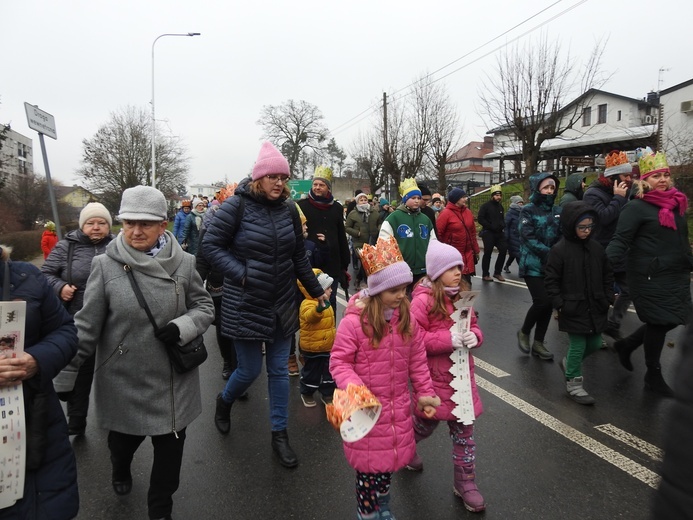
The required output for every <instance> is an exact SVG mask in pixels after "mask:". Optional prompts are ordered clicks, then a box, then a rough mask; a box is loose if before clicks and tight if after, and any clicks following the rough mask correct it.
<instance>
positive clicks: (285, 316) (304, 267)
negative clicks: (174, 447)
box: [201, 143, 327, 468]
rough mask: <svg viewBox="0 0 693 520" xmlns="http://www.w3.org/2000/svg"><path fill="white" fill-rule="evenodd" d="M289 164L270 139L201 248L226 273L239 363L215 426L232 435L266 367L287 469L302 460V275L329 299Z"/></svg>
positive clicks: (276, 439) (275, 434) (227, 317)
mask: <svg viewBox="0 0 693 520" xmlns="http://www.w3.org/2000/svg"><path fill="white" fill-rule="evenodd" d="M290 177H291V173H290V171H289V163H288V162H287V160H286V159H285V158H284V156H283V155H282V154H281V152H279V150H277V149H276V148H275V147H274V146H273V145H272V144H271V143H264V144H263V145H262V149H261V150H260V154H259V156H258V158H257V161H256V162H255V166H254V167H253V173H252V177H249V178H246V179H244V180H242V181H241V182H240V183H239V185H238V187H237V188H236V190H235V193H234V195H233V196H232V197H229V198H227V199H226V200H225V201H224V203H223V204H222V205H221V207H220V208H219V210H218V211H217V212H216V213H215V216H214V218H213V219H212V220H211V221H210V222H209V227H208V228H207V230H206V232H205V235H204V237H203V239H202V244H201V247H202V253H203V255H204V256H205V258H206V260H207V261H208V262H209V263H210V265H211V266H212V267H213V268H214V269H215V270H218V271H219V272H221V273H223V275H224V288H223V297H222V303H221V333H222V335H223V336H225V337H228V338H231V339H232V340H233V342H234V345H235V346H236V355H237V357H238V368H237V369H236V370H235V371H234V372H233V374H231V377H229V379H228V381H227V383H226V386H225V387H224V389H223V391H222V392H221V393H219V395H218V396H217V399H216V412H215V415H214V424H215V425H216V427H217V429H218V430H219V431H220V432H221V433H223V434H228V433H229V431H230V429H231V406H232V405H233V403H234V402H235V401H236V399H238V398H240V397H241V396H243V395H244V394H245V392H246V391H247V390H248V388H249V387H250V385H251V384H252V383H253V381H255V379H256V378H257V377H258V376H259V375H260V371H261V370H262V360H263V356H262V345H263V344H264V345H265V347H266V349H265V350H266V356H265V363H266V366H267V379H268V388H269V411H270V419H271V423H272V448H273V450H274V452H275V454H276V455H277V457H278V458H279V462H280V463H281V464H282V465H283V466H285V467H289V468H292V467H295V466H297V465H298V458H297V457H296V453H295V452H294V451H293V449H292V448H291V446H289V437H288V434H287V426H288V415H289V410H288V408H289V375H288V373H287V370H286V360H287V358H288V357H289V347H290V345H291V338H292V337H293V335H294V334H295V333H296V331H297V330H298V306H297V305H296V279H299V280H300V281H301V284H302V285H303V287H304V288H305V290H306V291H307V292H308V293H309V294H310V295H311V296H312V297H314V298H317V299H318V300H320V302H321V304H322V305H324V302H325V301H326V300H327V298H326V296H325V292H324V291H323V289H322V287H321V286H320V284H319V283H318V280H317V278H316V277H315V274H313V271H312V269H311V266H310V263H309V261H308V258H307V256H306V249H305V245H304V243H303V229H302V226H301V221H300V218H299V215H298V211H297V209H296V207H295V205H294V204H293V203H292V202H291V201H290V200H289V198H290V197H289V195H290V194H289V187H288V181H289V178H290Z"/></svg>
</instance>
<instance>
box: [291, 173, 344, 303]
mask: <svg viewBox="0 0 693 520" xmlns="http://www.w3.org/2000/svg"><path fill="white" fill-rule="evenodd" d="M297 204H298V205H299V207H300V208H301V210H302V211H303V214H304V215H305V216H306V223H307V225H308V239H309V240H312V241H313V242H316V243H317V241H318V240H320V235H322V237H323V239H324V241H326V242H327V244H328V247H329V251H330V256H329V258H327V263H326V264H325V265H321V266H317V267H318V268H320V269H321V270H322V271H323V272H325V273H327V274H329V275H330V277H331V278H332V279H333V280H334V283H333V285H332V295H331V296H330V303H331V304H332V306H333V308H336V305H337V288H338V286H339V280H340V279H341V278H342V277H343V276H344V274H343V273H345V272H346V270H347V269H348V267H349V260H350V258H349V243H348V242H347V238H346V231H345V230H344V209H343V208H342V205H341V204H340V203H339V202H337V201H336V200H334V197H333V196H332V170H331V169H330V168H327V167H326V166H318V167H317V168H316V169H315V174H314V175H313V186H312V187H311V190H310V192H309V193H308V198H306V199H303V200H299V201H298V202H297Z"/></svg>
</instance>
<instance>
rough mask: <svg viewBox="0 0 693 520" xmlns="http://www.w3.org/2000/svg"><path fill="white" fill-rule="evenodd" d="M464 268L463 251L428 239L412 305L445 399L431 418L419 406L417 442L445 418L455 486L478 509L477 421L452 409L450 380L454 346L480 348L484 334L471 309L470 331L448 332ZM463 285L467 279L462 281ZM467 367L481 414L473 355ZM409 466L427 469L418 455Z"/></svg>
mask: <svg viewBox="0 0 693 520" xmlns="http://www.w3.org/2000/svg"><path fill="white" fill-rule="evenodd" d="M462 270H463V261H462V255H461V254H460V252H459V251H458V250H457V249H456V248H454V247H452V246H449V245H447V244H443V243H442V242H438V241H432V242H431V243H430V244H429V246H428V251H427V252H426V272H427V273H428V274H427V276H426V277H425V278H423V279H422V280H421V282H420V283H419V285H417V286H416V288H415V289H414V292H413V300H412V304H411V310H412V315H413V316H414V318H415V319H416V321H417V322H418V324H419V325H420V326H421V329H422V330H423V339H424V345H425V348H426V354H427V356H428V368H429V370H430V371H431V377H432V379H433V386H434V388H435V392H436V395H438V396H439V397H440V399H441V401H442V404H441V406H440V407H439V408H438V409H437V411H436V416H435V419H430V418H429V417H426V416H425V415H423V414H421V413H419V412H418V411H417V412H416V415H415V416H414V430H415V436H416V442H419V441H420V440H422V439H425V438H426V437H428V436H429V435H431V434H432V433H433V430H435V429H436V427H437V426H438V424H439V422H440V421H447V423H448V427H449V428H450V437H451V438H452V463H453V465H454V469H455V480H454V488H453V490H454V492H455V494H456V495H458V496H459V497H461V498H462V500H463V501H464V506H465V507H466V508H467V509H468V510H469V511H472V512H479V511H483V510H484V509H486V504H485V503H484V498H483V497H482V496H481V494H480V493H479V490H478V489H477V487H476V483H475V482H474V478H475V472H474V459H475V455H474V452H475V450H476V444H475V443H474V436H473V434H474V424H473V422H472V424H463V423H462V422H461V420H460V419H459V418H458V417H456V416H455V415H454V414H453V410H454V408H455V407H456V406H457V405H456V403H455V402H453V400H452V395H453V393H454V392H455V389H453V388H452V386H451V385H450V383H451V382H452V381H453V378H454V376H453V374H452V373H451V372H450V368H451V367H452V365H453V362H452V359H451V358H450V355H451V354H452V353H453V351H454V350H455V349H460V348H465V349H472V348H476V347H479V346H480V345H481V343H482V341H483V339H484V338H483V334H482V333H481V330H480V329H479V327H478V325H477V322H476V316H475V313H474V312H473V309H470V312H469V316H470V319H471V326H470V330H469V331H468V332H465V333H463V334H458V333H451V332H450V328H451V327H452V326H453V324H454V321H453V320H452V318H450V315H451V314H452V313H453V312H454V310H455V308H454V305H453V302H454V301H455V300H456V299H457V297H458V293H459V291H460V280H461V278H462ZM462 284H466V282H464V281H462ZM463 289H468V287H463ZM468 366H469V378H470V379H471V397H472V402H473V403H474V417H478V416H479V415H480V414H481V412H482V411H483V408H482V406H481V399H480V398H479V392H478V390H477V388H476V382H475V380H474V357H473V356H471V355H470V356H469V365H468ZM467 388H469V386H467ZM467 391H469V390H467ZM458 414H459V412H458ZM407 469H410V470H412V471H421V470H422V469H423V462H422V461H421V459H420V458H419V456H418V455H417V454H415V455H414V457H413V458H412V460H411V461H410V462H409V463H408V464H407Z"/></svg>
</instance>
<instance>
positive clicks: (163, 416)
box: [61, 186, 214, 518]
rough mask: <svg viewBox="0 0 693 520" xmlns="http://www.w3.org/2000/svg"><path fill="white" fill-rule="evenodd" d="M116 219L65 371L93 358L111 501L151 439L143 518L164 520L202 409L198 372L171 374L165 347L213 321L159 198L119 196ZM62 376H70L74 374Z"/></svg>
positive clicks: (148, 193) (138, 191)
mask: <svg viewBox="0 0 693 520" xmlns="http://www.w3.org/2000/svg"><path fill="white" fill-rule="evenodd" d="M118 218H119V219H120V220H122V222H123V232H122V233H121V234H120V235H119V236H118V237H117V238H116V239H115V240H114V241H113V242H111V244H109V246H108V248H107V249H106V253H105V254H103V255H100V256H97V257H95V258H94V261H93V262H92V268H91V274H90V275H89V281H88V282H87V290H86V293H85V299H84V306H83V307H82V310H81V311H80V312H78V313H77V315H76V316H75V323H76V324H77V329H78V334H79V352H78V354H77V356H76V358H75V360H73V363H72V364H71V367H72V368H73V369H74V367H75V366H78V365H79V364H80V363H81V362H82V361H83V360H84V359H85V358H86V357H87V356H89V355H90V354H91V353H93V352H96V374H95V378H94V397H95V408H96V421H97V424H98V425H99V426H100V427H101V428H105V429H107V430H109V433H108V447H109V449H110V451H111V463H112V465H113V472H112V484H113V489H114V491H115V493H116V494H118V495H126V494H128V493H129V492H130V490H131V489H132V475H131V473H130V463H131V461H132V458H133V455H134V453H135V451H136V450H137V448H138V447H139V445H140V444H141V443H142V441H143V440H144V438H145V437H146V436H150V437H151V438H152V444H153V446H154V461H153V465H152V474H151V479H150V486H149V493H148V509H149V518H171V510H172V508H173V500H172V496H173V493H174V492H175V491H176V490H177V489H178V484H179V476H180V467H181V462H182V458H183V445H184V441H185V430H186V428H187V426H188V425H189V424H190V423H191V422H192V421H193V420H194V419H195V418H196V417H197V416H198V415H199V414H200V412H201V408H202V406H201V398H200V381H199V374H198V370H197V369H193V370H192V371H189V372H186V373H183V374H180V373H178V372H176V371H175V370H174V369H173V367H172V365H171V363H170V361H169V358H168V355H167V353H166V348H167V347H166V345H171V344H174V343H178V344H185V343H188V342H189V341H191V340H193V339H194V338H195V337H197V336H198V335H199V334H202V333H204V332H205V331H206V330H207V328H208V327H209V325H210V324H211V322H212V320H213V319H214V305H213V303H212V299H211V297H210V296H209V293H208V292H207V291H206V290H205V288H204V286H203V284H202V280H201V279H200V276H199V275H198V274H197V271H196V270H195V258H194V257H193V256H192V255H189V254H187V253H185V252H184V251H183V250H182V249H181V247H180V245H179V244H178V242H177V241H176V239H175V237H174V236H173V235H172V234H171V233H170V232H168V231H166V200H165V199H164V196H163V194H162V193H161V192H160V191H158V190H156V189H155V188H151V187H148V186H136V187H134V188H129V189H127V190H125V191H124V192H123V197H122V200H121V205H120V214H119V215H118ZM125 265H129V266H130V267H131V269H132V272H133V274H134V277H135V280H136V281H137V285H138V286H139V288H140V290H141V291H142V294H143V296H144V299H145V301H146V302H147V304H148V306H149V308H150V309H151V311H152V314H153V315H154V319H155V320H156V322H157V324H158V326H159V327H160V328H159V331H158V333H157V334H156V335H155V333H154V327H153V326H152V324H151V322H150V321H149V319H148V318H147V315H146V313H145V312H144V310H142V309H140V308H139V306H138V303H137V299H136V297H135V294H134V292H133V288H132V286H131V284H130V282H129V280H128V278H127V274H126V271H125V270H124V266H125ZM62 375H64V376H70V375H71V376H72V377H74V376H76V371H74V370H73V371H72V372H70V373H68V372H66V371H63V373H62V374H61V376H62ZM66 387H67V388H68V389H69V387H70V381H67V383H66ZM61 389H62V388H61ZM114 396H117V397H114Z"/></svg>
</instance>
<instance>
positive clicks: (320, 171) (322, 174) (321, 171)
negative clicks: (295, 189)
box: [313, 166, 332, 183]
mask: <svg viewBox="0 0 693 520" xmlns="http://www.w3.org/2000/svg"><path fill="white" fill-rule="evenodd" d="M316 177H317V178H320V179H327V181H328V182H330V183H331V182H332V168H330V167H329V166H318V167H317V168H315V173H313V178H314V179H315V178H316Z"/></svg>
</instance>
